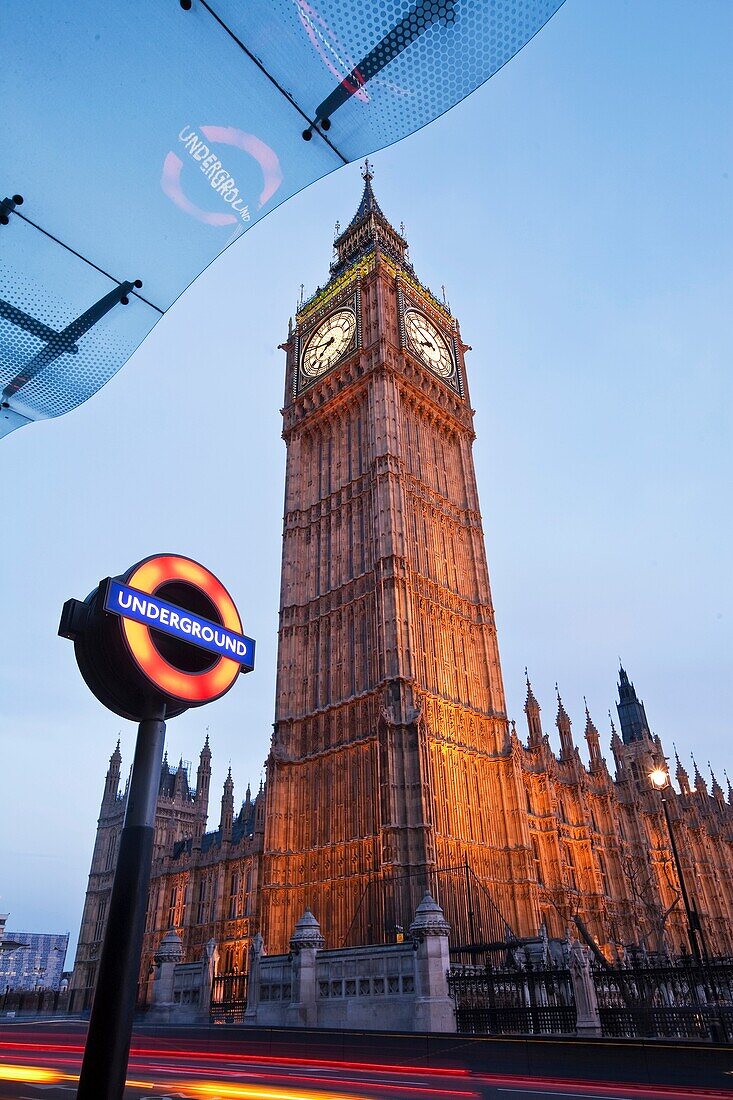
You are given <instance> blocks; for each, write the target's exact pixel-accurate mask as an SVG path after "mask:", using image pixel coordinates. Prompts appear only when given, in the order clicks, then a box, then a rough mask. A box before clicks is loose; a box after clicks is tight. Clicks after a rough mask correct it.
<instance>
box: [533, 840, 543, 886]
mask: <svg viewBox="0 0 733 1100" xmlns="http://www.w3.org/2000/svg"><path fill="white" fill-rule="evenodd" d="M532 855H533V856H534V877H535V879H536V881H537V882H538V883H539V884H540V886H544V885H545V876H544V875H543V873H542V856H541V855H540V842H539V840H538V838H537V837H536V836H534V835H533V836H532Z"/></svg>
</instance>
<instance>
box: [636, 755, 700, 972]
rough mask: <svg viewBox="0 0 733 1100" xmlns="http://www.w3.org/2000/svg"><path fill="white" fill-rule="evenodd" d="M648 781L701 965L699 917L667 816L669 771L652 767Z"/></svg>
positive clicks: (694, 949)
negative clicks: (656, 795)
mask: <svg viewBox="0 0 733 1100" xmlns="http://www.w3.org/2000/svg"><path fill="white" fill-rule="evenodd" d="M649 781H650V783H651V785H652V786H653V787H654V789H655V790H656V791H659V793H660V795H661V796H662V809H663V810H664V819H665V821H666V822H667V832H668V833H669V843H670V847H671V849H672V856H673V858H674V865H675V868H676V870H677V880H678V882H679V884H680V893H681V894H682V903H683V905H684V907H685V914H686V916H687V936H688V939H689V941H690V949H691V951H692V955H693V957H694V959H695V962H697V963H698V964H699V965H700V966H702V962H703V960H702V952H701V950H700V944H699V942H698V938H697V937H698V936H699V935H700V931H701V929H700V918H699V916H698V914H697V909H696V908H695V907H694V906H693V905H692V904H691V903H690V898H689V895H688V893H687V886H686V884H685V877H684V875H683V874H682V864H681V863H680V856H679V852H678V851H677V843H676V841H675V838H674V829H673V828H672V819H671V818H670V816H669V805H668V803H667V799H666V797H665V791H667V790H668V789H669V788H670V786H671V784H670V781H669V773H668V772H667V771H666V770H665V769H664V768H654V770H653V771H651V772H649Z"/></svg>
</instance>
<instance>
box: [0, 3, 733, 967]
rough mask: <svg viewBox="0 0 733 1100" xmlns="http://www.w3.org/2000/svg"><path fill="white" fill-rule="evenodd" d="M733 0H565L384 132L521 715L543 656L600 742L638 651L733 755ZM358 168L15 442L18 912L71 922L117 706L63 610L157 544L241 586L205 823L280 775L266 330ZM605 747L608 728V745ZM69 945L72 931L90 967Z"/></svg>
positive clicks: (541, 671) (539, 689)
mask: <svg viewBox="0 0 733 1100" xmlns="http://www.w3.org/2000/svg"><path fill="white" fill-rule="evenodd" d="M732 40H733V9H732V8H731V6H730V4H729V3H728V2H727V0H698V2H697V3H694V4H693V3H690V2H689V0H688V2H675V0H636V2H634V3H624V2H622V0H613V2H612V0H592V2H591V0H567V3H566V4H565V5H564V7H563V8H562V9H561V10H560V12H559V13H558V15H557V16H556V17H555V18H554V19H553V20H552V21H551V22H550V24H549V25H548V26H547V27H546V28H545V29H544V30H543V31H542V32H541V33H540V34H539V35H538V36H537V37H536V38H535V39H534V41H533V42H531V43H530V45H529V46H528V47H527V48H525V50H524V51H522V53H521V54H520V55H519V56H518V57H517V58H515V59H514V61H512V62H511V63H510V64H509V65H507V66H506V67H505V68H504V69H503V70H502V71H501V72H500V73H499V74H498V75H497V76H496V77H494V78H493V79H492V80H491V81H490V82H489V83H488V84H487V85H486V86H485V87H484V88H482V89H480V90H479V91H478V92H477V93H475V94H474V95H473V96H471V97H470V98H469V99H468V100H467V101H465V102H464V103H463V104H461V105H460V106H459V107H457V108H455V109H454V110H452V111H451V112H449V114H448V115H446V116H445V117H444V118H442V119H440V120H438V121H437V122H436V123H434V124H433V125H431V126H429V127H427V128H426V129H425V130H423V131H421V132H420V133H418V134H416V135H414V136H413V137H411V138H409V139H407V140H405V141H404V142H401V143H399V144H398V145H396V146H393V147H392V148H391V149H389V150H387V151H385V152H383V153H379V154H377V155H375V157H374V158H373V160H374V164H375V180H374V187H375V190H376V193H377V196H378V198H379V201H380V204H381V205H382V208H383V209H384V211H385V213H386V214H387V215H388V216H389V217H390V218H391V219H392V221H393V222H394V223H395V225H399V223H400V221H403V220H404V222H405V225H406V233H407V237H408V239H409V241H410V246H411V256H412V260H413V262H414V264H415V267H416V270H417V272H418V274H419V276H420V277H421V278H422V279H423V281H424V282H426V283H427V284H428V285H429V286H431V287H432V288H433V289H434V290H435V291H437V292H439V291H440V287H441V284H445V286H446V290H447V294H448V298H449V300H450V303H451V306H452V308H453V311H454V312H455V314H456V315H457V316H458V318H459V320H460V323H461V327H462V334H463V337H464V340H465V341H466V342H467V343H469V344H471V345H472V347H473V351H472V352H471V353H470V354H469V356H468V370H469V380H470V386H471V397H472V402H473V405H474V407H475V409H476V429H477V442H476V446H475V457H476V466H477V474H478V481H479V490H480V494H481V502H482V512H483V517H484V526H485V532H486V542H487V551H488V558H489V568H490V573H491V578H492V586H493V592H494V602H495V606H496V616H497V624H498V630H499V642H500V649H501V655H502V663H503V669H504V678H505V685H506V691H507V698H508V705H509V711H510V714H511V716H512V717H515V718H516V719H517V722H518V726H519V728H520V729H523V714H522V705H523V701H524V667H525V665H528V666H529V670H530V674H531V676H532V680H533V684H534V687H535V692H536V694H537V696H538V698H539V700H540V703H541V705H542V706H543V719H544V724H545V728H546V729H547V730H548V731H549V732H550V735H551V739H552V740H553V743H555V742H556V739H555V736H554V735H555V730H554V724H553V723H554V713H555V705H554V684H555V682H556V681H557V682H558V683H559V685H560V689H561V692H562V695H563V699H564V702H565V705H566V708H567V709H568V712H569V713H570V715H571V718H573V719H574V728H575V731H576V734H577V735H578V737H579V738H580V737H581V735H582V724H583V723H582V717H583V696H586V697H587V700H588V705H589V707H590V709H591V712H592V714H593V715H594V717H595V720H596V723H597V725H598V726H599V729H601V731H602V735H603V739H604V743H605V744H606V745H607V740H608V718H607V711H608V709H609V707H611V708H612V707H613V703H614V699H615V676H616V670H617V667H618V657H619V655H620V656H621V657H622V658H623V661H624V664H625V667H626V668H627V670H628V672H629V674H630V676H631V678H632V679H633V680H634V681H635V683H636V686H637V689H638V690H639V693H640V695H641V697H642V698H643V699H644V701H645V703H646V709H647V715H648V717H649V720H650V723H651V725H652V727H653V729H654V730H655V732H657V733H659V734H660V736H661V737H662V739H663V741H664V743H665V745H666V746H667V749H668V751H670V752H671V746H672V742H673V741H674V742H675V743H676V744H677V747H678V749H679V751H680V755H681V756H682V757H683V758H685V759H687V760H689V753H690V752H691V751H693V750H694V751H695V753H696V756H697V758H698V761H699V763H700V765H701V767H704V765H705V763H706V761H707V760H708V759H710V760H711V761H712V763H713V766H714V767H715V768H716V770H717V771H718V772H719V773H721V772H722V769H723V768H724V767H726V766H729V765H733V758H732V756H731V753H730V751H729V743H730V717H729V690H730V689H729V684H730V680H731V664H732V660H731V657H732V654H733V645H732V644H731V643H732V637H731V635H732V633H733V630H732V625H731V624H732V621H733V607H732V606H731V603H732V601H731V590H730V565H729V557H730V551H729V546H730V543H731V535H732V534H733V532H732V530H731V528H732V524H731V510H730V483H731V442H730V438H731V430H730V425H731V411H732V406H733V401H732V400H731V388H732V386H731V368H730V363H731V325H730V318H729V311H730V302H731V300H732V295H731V289H732V288H731V282H732V279H731V269H732V264H731V258H732V251H733V250H732V248H731V240H732V234H731V186H732V184H731V176H732V175H733V163H732V162H733V156H732V155H731V149H732V148H733V145H732V143H731V128H732V127H731V123H732V120H733V110H732V103H731V87H730V81H729V77H728V67H729V56H730V47H731V42H732ZM360 193H361V179H360V177H359V172H358V168H357V167H356V166H350V167H348V168H345V169H342V170H340V171H338V172H336V173H335V174H333V175H332V176H329V177H328V178H326V179H324V180H322V181H321V182H319V183H317V184H315V185H314V186H312V187H311V188H310V189H308V190H307V191H305V192H303V193H302V194H300V195H298V196H296V197H295V198H294V199H292V200H291V201H290V202H288V203H287V204H286V205H285V206H283V207H282V208H280V209H278V210H276V211H275V212H274V213H273V214H271V215H270V216H269V217H267V218H266V219H265V220H264V221H263V222H262V223H260V224H258V225H256V226H254V227H253V228H252V229H251V230H250V231H249V232H248V233H247V234H246V235H245V236H244V237H243V238H242V239H241V240H239V241H238V242H237V243H236V244H235V245H234V246H233V247H232V248H230V249H229V250H228V251H227V252H226V253H225V254H224V256H222V257H221V258H220V260H219V261H217V262H216V263H215V264H214V265H213V266H212V267H211V268H210V269H209V270H208V271H207V272H205V273H204V275H202V276H201V277H200V278H199V279H198V280H197V281H196V283H195V284H194V286H193V287H192V288H191V289H190V290H189V291H188V292H187V293H186V294H185V295H184V296H183V297H182V298H181V299H180V300H179V301H178V303H177V304H176V305H175V306H174V307H173V308H172V309H171V310H170V311H169V313H168V314H167V316H166V317H165V318H164V319H163V321H161V323H160V324H159V325H158V326H157V328H156V329H155V330H154V331H153V333H152V334H151V336H150V337H149V338H148V340H147V341H146V342H145V344H144V345H143V347H142V348H141V349H140V350H139V351H138V352H137V353H136V355H135V356H134V358H133V359H132V360H131V361H130V362H129V363H128V365H127V366H126V367H125V368H124V369H123V370H122V371H121V372H120V374H119V375H117V377H115V378H114V379H113V380H112V381H111V382H110V383H109V384H108V385H107V386H106V387H105V388H104V389H103V390H102V391H101V392H100V393H99V394H98V395H97V396H96V397H95V398H93V399H92V400H91V401H89V402H88V403H87V404H86V405H84V406H83V407H82V408H80V409H78V410H77V411H76V412H74V413H72V414H70V415H68V416H66V417H63V418H60V419H58V420H55V421H48V422H46V423H41V424H38V425H34V426H31V427H28V428H25V429H23V430H21V431H18V432H16V433H15V434H14V435H12V436H10V437H9V438H8V439H7V440H5V441H4V442H3V443H2V457H3V481H4V487H5V493H4V515H5V523H4V525H3V538H2V545H1V546H0V554H1V555H2V567H3V574H2V575H3V577H4V579H5V584H4V586H3V616H2V619H3V630H2V635H1V639H0V646H2V666H1V667H2V670H3V671H2V678H3V683H2V692H1V695H0V723H1V724H0V749H1V750H2V760H3V769H2V772H3V778H4V783H3V798H2V805H1V806H0V867H2V883H1V889H2V893H1V894H0V910H3V911H9V912H10V914H11V916H10V920H9V923H8V926H9V927H10V928H13V927H15V928H23V929H27V930H35V931H66V930H69V931H70V932H71V933H72V938H73V939H75V937H76V934H77V932H78V925H79V920H80V916H81V907H82V902H83V894H84V889H85V884H86V875H87V872H88V867H89V860H90V856H91V849H92V844H93V839H94V829H95V824H96V818H97V814H98V809H99V800H100V797H101V792H102V787H103V779H104V773H105V770H106V767H107V762H108V758H109V755H110V753H111V752H112V750H113V748H114V744H115V741H116V739H117V736H118V734H119V735H120V736H121V739H122V752H123V758H124V765H123V766H124V768H127V766H128V765H129V763H130V761H131V756H132V748H133V744H134V734H135V730H134V727H133V726H132V725H131V724H130V723H126V722H123V721H121V720H119V719H117V718H115V717H114V716H113V715H111V714H108V713H107V712H105V711H104V710H103V709H102V708H101V706H100V705H99V704H98V703H97V702H96V701H95V700H94V699H93V698H92V697H91V696H90V695H89V693H88V691H87V689H86V688H85V687H84V685H83V683H82V681H81V678H80V676H79V675H78V672H77V670H76V666H75V663H74V659H73V651H72V647H71V645H70V644H69V643H67V642H64V641H62V640H61V639H58V638H57V637H56V629H57V625H58V618H59V614H60V610H61V606H62V604H63V602H64V600H65V599H67V598H68V597H69V596H76V597H80V598H81V597H83V596H85V595H86V593H87V592H88V591H89V590H90V589H91V588H92V587H94V585H95V584H96V583H97V582H98V580H99V578H100V577H101V576H103V575H108V574H111V573H112V574H113V573H118V572H120V571H121V570H122V569H124V568H125V567H127V566H128V565H130V564H132V563H133V562H134V561H136V560H138V559H139V558H142V557H144V556H146V555H148V554H150V553H152V552H155V551H166V550H173V551H177V552H181V553H184V554H188V555H190V556H192V557H194V558H198V559H200V560H201V561H203V562H204V563H205V564H207V565H208V566H209V567H210V568H211V569H213V571H214V572H215V573H217V574H218V575H219V576H220V577H221V578H222V580H223V581H224V582H225V583H226V584H227V585H228V587H229V588H230V590H231V592H232V593H233V595H234V596H235V598H236V600H237V602H238V604H239V606H240V609H241V611H242V613H243V617H244V620H245V630H246V632H247V633H248V634H250V635H251V636H253V637H255V638H256V639H257V646H258V668H257V669H256V671H255V672H254V673H253V674H252V675H250V676H247V677H244V678H242V679H241V681H240V682H239V684H238V685H237V687H236V688H235V690H233V691H232V692H231V693H230V694H229V695H228V696H227V697H226V698H225V699H223V700H221V701H219V702H218V703H216V704H213V705H212V706H211V707H209V708H207V709H206V710H202V711H198V712H197V711H190V712H189V713H188V714H186V715H184V716H183V717H181V718H179V719H176V720H174V721H172V722H171V723H170V724H169V727H168V749H169V755H170V756H171V757H173V758H175V759H176V760H177V759H178V757H179V756H180V755H182V756H183V757H184V759H189V760H193V762H194V768H195V763H196V758H197V755H198V751H199V749H200V746H201V743H202V742H203V738H204V733H205V729H206V728H207V727H208V728H209V732H210V737H211V743H212V750H213V753H214V760H213V766H214V775H213V782H212V818H211V824H212V826H214V825H215V824H216V822H217V820H218V800H219V793H218V792H219V790H220V786H221V783H222V782H223V780H224V777H225V774H226V769H227V766H228V764H229V762H230V761H231V765H232V773H233V776H234V779H235V784H236V787H235V798H237V799H239V798H241V797H243V796H244V789H245V786H246V783H247V780H248V779H249V780H251V781H252V782H253V784H256V783H257V782H259V778H260V774H261V766H262V762H263V760H264V758H265V756H266V754H267V750H268V745H269V736H270V730H271V723H272V715H273V696H274V665H275V654H276V631H277V606H278V586H279V558H280V529H281V519H282V492H283V474H284V445H283V443H282V441H281V439H280V415H279V409H280V406H281V404H282V395H283V382H284V378H283V376H284V359H283V355H282V352H280V351H278V350H277V345H278V344H279V343H280V342H281V340H282V339H283V338H284V335H285V333H286V331H287V322H288V316H289V315H291V314H292V313H293V312H294V308H295V305H296V302H297V299H298V296H299V292H300V289H299V288H300V284H301V283H304V284H305V287H306V294H307V293H308V292H309V291H311V290H313V289H314V288H315V286H316V285H318V284H322V283H323V282H324V280H325V279H326V277H327V271H328V263H329V260H330V257H331V241H332V238H333V225H334V222H335V221H336V220H337V219H339V220H340V221H341V222H342V224H343V223H344V222H345V221H346V220H348V219H349V218H350V217H351V216H352V214H353V212H354V210H355V208H356V205H357V203H358V201H359V197H360ZM607 755H610V754H607ZM72 958H73V953H72V952H70V956H69V960H68V964H69V965H70V963H71V959H72Z"/></svg>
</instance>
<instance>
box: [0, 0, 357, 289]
mask: <svg viewBox="0 0 733 1100" xmlns="http://www.w3.org/2000/svg"><path fill="white" fill-rule="evenodd" d="M14 9H15V18H12V14H11V13H12V12H13V10H14ZM44 9H45V12H46V14H47V19H46V25H45V26H41V27H39V26H38V22H37V20H36V19H35V18H30V16H29V11H28V6H27V5H26V4H23V3H19V2H17V0H10V11H8V8H7V5H6V8H5V11H4V13H3V39H4V41H3V45H2V53H3V55H4V57H5V59H6V61H5V64H6V65H9V66H10V70H11V75H10V76H8V74H7V71H6V82H7V84H8V85H9V86H11V87H12V88H13V89H14V92H13V96H12V99H13V102H14V103H19V105H18V106H17V107H14V109H13V110H12V111H8V112H7V115H6V117H4V120H3V128H4V141H3V184H2V185H3V187H4V188H5V189H6V192H5V193H10V192H12V193H18V194H20V195H22V196H23V198H24V200H25V201H24V204H23V207H22V209H21V213H22V214H24V215H25V216H27V217H28V218H30V219H31V220H32V221H33V222H35V223H36V224H38V225H41V226H42V227H43V228H44V229H46V230H47V231H49V232H50V233H53V235H54V236H56V237H58V238H60V239H61V240H62V241H64V242H66V243H68V244H70V245H72V246H73V248H74V249H76V250H77V251H78V252H80V253H81V254H82V255H84V256H85V257H87V258H88V259H90V260H91V261H93V262H94V263H95V264H97V265H98V266H99V267H101V268H103V269H104V270H105V271H107V272H109V273H110V274H112V275H113V276H114V277H115V278H117V279H135V278H139V279H142V281H143V284H144V292H143V293H144V294H145V297H146V298H148V299H149V300H150V301H151V302H153V303H154V304H155V305H157V306H158V307H159V308H160V309H161V310H165V309H167V308H168V307H169V306H170V305H171V303H172V302H173V301H174V300H175V299H176V298H177V297H178V295H179V294H180V293H181V292H182V291H183V290H184V289H185V288H186V286H188V284H189V283H190V282H191V281H192V280H193V279H194V278H195V277H196V275H198V274H199V272H200V271H201V270H202V269H203V268H204V267H206V265H207V264H209V263H210V262H211V260H212V259H213V258H214V257H215V256H216V255H217V254H218V253H219V252H221V250H222V249H223V248H224V247H226V245H227V244H229V243H230V242H231V241H232V240H234V239H235V238H236V237H238V236H240V235H241V234H242V233H243V232H244V231H245V230H246V229H247V228H249V226H251V225H253V224H254V223H255V222H256V221H257V220H258V219H259V218H261V217H262V216H263V215H264V214H266V213H267V212H268V211H269V210H271V209H273V208H274V207H275V206H277V205H278V204H279V203H280V202H282V201H283V200H284V199H285V198H288V197H289V196H290V195H292V194H294V193H295V192H296V191H299V190H300V189H301V188H303V187H305V186H306V185H307V184H308V183H311V182H312V181H313V180H314V179H317V178H318V177H320V176H322V175H324V174H325V173H327V172H329V171H331V170H332V169H333V168H336V167H338V166H339V165H340V164H342V163H343V161H342V159H341V158H340V157H339V156H337V154H336V153H334V152H333V151H332V150H331V149H330V148H329V146H328V145H327V144H326V143H325V142H324V141H323V140H321V139H317V140H315V141H311V142H305V141H303V139H302V137H301V134H302V131H303V127H304V125H305V122H304V120H303V119H302V117H301V116H300V114H299V112H298V111H297V110H296V109H295V108H294V107H293V105H292V104H291V103H290V102H289V101H288V100H287V98H286V97H285V96H284V95H283V94H282V92H280V91H279V90H278V89H277V88H276V87H275V85H274V84H273V83H272V81H271V80H269V79H268V77H267V76H266V75H265V74H264V73H263V72H262V70H261V69H260V68H259V67H258V66H257V65H256V64H255V63H254V62H253V61H251V60H250V59H249V58H248V57H247V56H246V55H245V54H244V53H243V52H242V51H241V50H240V49H239V47H238V46H237V45H236V44H235V43H234V42H233V41H232V39H231V38H230V37H229V36H228V35H227V34H226V33H225V32H224V31H223V30H222V29H221V27H220V26H218V24H217V23H216V22H215V21H214V20H213V19H212V17H211V16H210V15H209V13H208V12H207V11H206V10H205V9H204V8H202V7H201V6H200V5H199V4H196V5H195V6H194V8H193V10H191V11H188V12H186V11H183V10H182V9H181V7H180V6H179V4H178V3H177V2H175V0H165V2H161V0H147V2H145V3H133V4H127V5H123V6H122V7H120V6H119V5H117V4H107V3H104V4H100V3H98V2H96V0H74V3H72V4H65V5H63V6H62V9H56V8H55V7H53V8H52V6H51V5H50V4H49V5H42V6H41V9H40V10H44ZM57 10H62V11H63V18H59V17H57V16H56V14H55V13H56V11H57ZM52 17H53V18H52ZM20 89H23V92H22V93H21V92H19V90H20ZM0 197H2V196H0ZM0 231H1V230H0Z"/></svg>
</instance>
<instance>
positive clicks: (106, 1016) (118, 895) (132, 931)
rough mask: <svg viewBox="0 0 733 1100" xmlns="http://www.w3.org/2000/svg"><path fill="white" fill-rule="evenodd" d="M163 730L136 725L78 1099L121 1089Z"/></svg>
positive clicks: (108, 1097)
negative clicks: (124, 807) (133, 750)
mask: <svg viewBox="0 0 733 1100" xmlns="http://www.w3.org/2000/svg"><path fill="white" fill-rule="evenodd" d="M164 738H165V722H163V721H162V720H161V719H159V718H150V719H147V720H146V721H144V722H141V723H140V725H139V726H138V731H137V742H136V745H135V760H134V763H133V765H132V777H131V779H130V789H129V792H128V796H127V810H126V812H125V823H124V825H123V827H122V836H121V837H120V849H119V853H118V856H117V865H116V867H115V875H114V882H113V883H112V896H111V897H110V902H109V915H108V918H107V930H106V932H105V934H104V943H103V945H102V955H101V958H100V960H99V971H98V975H97V990H96V994H95V996H94V1004H93V1006H92V1014H91V1017H90V1020H89V1031H88V1032H87V1041H86V1046H85V1048H84V1060H83V1062H82V1066H81V1075H80V1077H79V1091H78V1092H77V1094H76V1095H77V1100H117V1097H122V1096H123V1094H124V1091H125V1077H126V1075H127V1060H128V1057H129V1054H130V1040H131V1038H132V1021H133V1017H134V1015H135V1002H136V1000H137V979H138V972H139V969H140V955H141V952H142V944H143V934H144V932H145V913H146V910H147V901H148V887H149V885H150V866H151V862H152V855H153V833H154V827H155V806H156V802H157V799H158V786H159V784H160V766H161V763H162V760H163V740H164Z"/></svg>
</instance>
